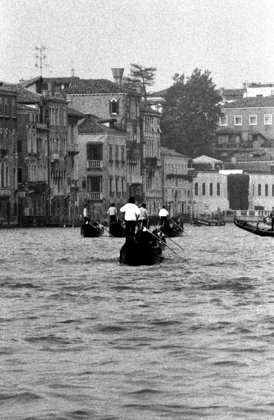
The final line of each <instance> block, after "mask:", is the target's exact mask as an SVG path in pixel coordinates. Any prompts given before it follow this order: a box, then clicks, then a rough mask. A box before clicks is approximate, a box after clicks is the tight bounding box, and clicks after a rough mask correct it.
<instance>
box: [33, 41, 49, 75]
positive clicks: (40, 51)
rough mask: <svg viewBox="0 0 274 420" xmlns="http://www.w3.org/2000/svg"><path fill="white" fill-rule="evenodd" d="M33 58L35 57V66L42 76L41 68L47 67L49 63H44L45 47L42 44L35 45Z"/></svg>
mask: <svg viewBox="0 0 274 420" xmlns="http://www.w3.org/2000/svg"><path fill="white" fill-rule="evenodd" d="M35 51H36V53H35V58H36V63H35V67H37V68H39V69H40V76H42V74H43V68H44V67H48V66H49V65H48V64H47V63H46V58H47V56H46V54H45V51H46V47H45V46H44V45H39V46H36V47H35Z"/></svg>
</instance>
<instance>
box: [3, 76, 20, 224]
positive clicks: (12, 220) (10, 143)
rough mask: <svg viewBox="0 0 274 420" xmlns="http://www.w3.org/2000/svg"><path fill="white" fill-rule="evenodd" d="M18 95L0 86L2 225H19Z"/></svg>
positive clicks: (12, 90)
mask: <svg viewBox="0 0 274 420" xmlns="http://www.w3.org/2000/svg"><path fill="white" fill-rule="evenodd" d="M17 166H18V162H17V95H16V90H15V89H12V88H11V87H7V86H5V85H4V84H3V83H1V84H0V225H1V226H5V225H10V224H16V223H17V192H16V191H17Z"/></svg>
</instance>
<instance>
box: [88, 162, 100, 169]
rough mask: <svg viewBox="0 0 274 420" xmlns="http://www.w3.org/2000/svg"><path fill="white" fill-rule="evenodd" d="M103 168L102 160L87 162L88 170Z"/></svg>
mask: <svg viewBox="0 0 274 420" xmlns="http://www.w3.org/2000/svg"><path fill="white" fill-rule="evenodd" d="M102 167H103V161H102V160H88V161H87V168H88V169H101V168H102Z"/></svg>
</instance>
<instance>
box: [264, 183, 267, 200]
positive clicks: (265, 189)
mask: <svg viewBox="0 0 274 420" xmlns="http://www.w3.org/2000/svg"><path fill="white" fill-rule="evenodd" d="M264 193H265V196H266V197H267V196H268V184H265V187H264Z"/></svg>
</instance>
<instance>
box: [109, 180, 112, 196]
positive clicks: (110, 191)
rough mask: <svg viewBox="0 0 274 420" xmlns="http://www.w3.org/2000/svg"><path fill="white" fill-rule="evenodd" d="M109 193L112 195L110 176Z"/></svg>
mask: <svg viewBox="0 0 274 420" xmlns="http://www.w3.org/2000/svg"><path fill="white" fill-rule="evenodd" d="M109 194H110V195H112V178H109Z"/></svg>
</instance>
